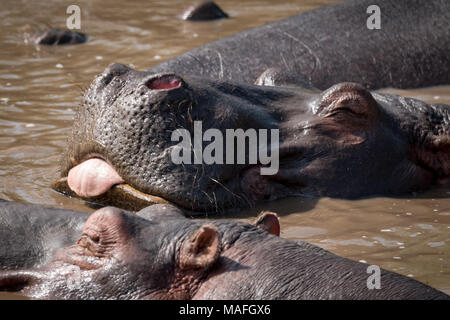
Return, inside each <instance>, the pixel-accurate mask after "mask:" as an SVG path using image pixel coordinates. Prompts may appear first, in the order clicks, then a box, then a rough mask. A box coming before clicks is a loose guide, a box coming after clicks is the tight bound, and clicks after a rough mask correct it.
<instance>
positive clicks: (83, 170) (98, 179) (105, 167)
mask: <svg viewBox="0 0 450 320" xmlns="http://www.w3.org/2000/svg"><path fill="white" fill-rule="evenodd" d="M67 183H68V185H69V187H70V189H71V190H72V191H73V192H75V193H76V194H77V195H79V196H80V197H84V198H90V197H96V196H99V195H101V194H103V193H105V192H106V191H108V190H109V189H110V188H111V187H112V186H113V185H115V184H119V183H124V181H123V179H122V178H121V177H120V176H119V174H118V173H117V171H116V170H115V169H114V168H113V167H112V166H111V165H109V164H108V163H106V162H105V161H103V160H101V159H96V158H94V159H89V160H87V161H84V162H83V163H81V164H79V165H77V166H76V167H73V168H72V169H70V171H69V175H68V177H67Z"/></svg>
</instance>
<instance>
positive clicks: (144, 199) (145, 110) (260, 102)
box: [53, 64, 450, 214]
mask: <svg viewBox="0 0 450 320" xmlns="http://www.w3.org/2000/svg"><path fill="white" fill-rule="evenodd" d="M83 98H84V101H83V103H82V105H81V107H80V108H79V110H78V112H77V114H76V117H75V121H74V125H73V128H72V135H71V137H70V138H69V143H68V148H67V150H66V153H65V154H64V157H63V164H62V170H61V179H59V180H58V181H57V182H56V183H55V184H54V186H53V187H54V189H56V190H58V191H61V192H63V193H66V194H69V195H73V196H77V197H81V198H84V199H88V200H92V202H97V203H101V204H108V205H115V206H118V207H122V208H125V209H128V210H139V209H141V208H143V207H146V206H149V205H152V204H155V203H164V202H171V203H173V204H175V205H177V206H179V207H182V208H183V209H185V210H187V211H189V212H191V213H194V214H195V213H199V214H204V213H209V212H211V213H217V212H222V211H223V210H229V209H231V208H237V209H241V208H245V207H249V206H252V205H254V204H255V203H256V202H259V201H270V200H274V199H279V198H282V197H286V196H298V195H307V196H314V197H320V196H328V197H339V198H350V199H351V198H358V197H364V196H370V195H381V194H384V195H395V194H402V193H407V192H411V191H416V190H421V189H425V188H426V187H428V186H430V185H433V184H437V183H441V184H448V183H449V181H450V179H449V176H450V158H449V157H450V152H449V151H450V135H449V134H450V131H449V123H450V113H449V107H448V106H446V105H428V104H426V103H424V102H421V101H418V100H415V99H410V98H403V97H399V96H395V95H382V94H378V93H371V92H369V91H368V90H366V89H365V88H363V87H362V86H360V85H358V84H355V83H341V84H337V85H335V86H333V87H331V88H329V89H327V90H325V91H323V92H311V90H309V91H308V90H304V89H302V90H297V89H292V88H291V89H286V88H281V87H276V88H274V87H265V86H256V85H245V84H235V83H230V82H224V81H213V80H206V79H203V78H196V77H187V78H185V77H183V78H182V77H181V76H178V75H175V74H172V73H165V74H156V75H155V74H152V73H150V72H141V71H135V70H132V69H130V68H128V67H126V66H124V65H121V64H112V65H110V66H109V67H108V68H107V69H106V70H105V71H104V72H103V74H101V75H100V76H98V77H97V78H96V79H95V80H94V81H93V83H92V84H91V86H90V88H89V89H88V90H87V92H86V93H85V95H84V97H83ZM197 125H201V126H202V128H203V129H202V130H201V131H202V132H201V135H202V138H201V139H200V142H199V145H200V149H201V150H203V151H205V150H206V149H207V147H209V148H210V150H211V149H212V148H211V145H213V142H214V143H217V145H221V146H222V147H223V144H224V143H225V142H228V138H227V137H228V136H227V134H228V131H229V130H233V131H234V132H236V131H237V130H241V132H244V133H248V132H250V131H251V130H255V132H261V131H264V130H267V131H269V130H270V132H271V133H270V136H271V137H270V143H269V144H266V145H265V147H264V146H263V147H261V144H259V143H260V142H261V141H259V143H250V137H249V136H247V137H245V138H244V139H243V140H241V143H237V142H236V144H234V145H233V147H232V148H228V145H227V144H226V143H225V148H223V149H222V150H223V153H221V152H219V151H218V150H219V149H214V150H215V151H214V153H213V152H211V153H210V154H211V155H212V154H214V156H217V157H218V158H217V159H219V160H220V159H222V160H223V159H227V161H226V162H225V161H215V162H214V161H213V162H211V161H209V160H208V161H206V159H205V158H204V157H203V158H202V159H201V161H200V162H195V159H196V153H195V151H194V150H193V149H192V148H191V146H192V145H194V146H195V144H196V138H195V136H196V134H195V132H196V128H197V127H196V126H197ZM179 129H183V130H185V131H184V132H187V133H186V134H185V136H188V137H189V139H190V140H189V142H188V143H187V146H188V147H189V148H190V149H189V148H188V149H189V158H190V159H194V161H193V162H183V163H177V162H176V161H174V159H173V150H175V149H176V148H177V147H179V146H180V143H181V142H180V140H183V139H175V140H174V139H173V137H174V136H173V133H174V132H176V131H177V130H179ZM210 129H211V130H214V132H215V133H216V134H217V133H219V134H221V135H222V137H223V139H222V141H219V140H217V137H218V136H216V135H214V136H209V137H207V134H206V133H207V131H208V130H210ZM272 130H274V131H276V132H278V133H277V136H278V137H279V139H278V140H277V142H278V143H277V144H276V145H273V144H272V142H273V140H272V139H271V138H272V137H273V134H272ZM255 134H256V133H255ZM181 136H183V135H178V138H180V137H181ZM235 138H236V137H234V138H233V139H235ZM246 139H247V140H246ZM237 140H238V139H237V138H236V140H234V141H237ZM183 141H184V140H183ZM265 142H266V143H268V142H269V138H268V136H266V140H265ZM254 145H257V147H256V148H257V149H252V150H253V151H254V152H253V154H257V155H259V156H261V153H260V152H261V150H263V149H264V148H266V151H270V152H268V153H270V154H271V155H273V154H274V152H275V153H276V154H277V157H278V158H277V159H276V160H277V162H278V165H277V167H276V169H277V170H275V172H273V173H272V174H269V175H265V174H263V173H262V171H261V170H262V169H263V168H267V163H264V162H263V161H261V158H258V159H257V160H256V161H254V162H253V163H251V162H250V161H249V159H250V154H251V152H250V151H249V150H250V149H251V147H252V146H254ZM241 147H242V148H243V149H244V153H243V154H244V156H243V157H242V158H241V161H240V160H238V153H239V150H238V149H239V148H241ZM197 150H198V149H197ZM203 151H202V152H203ZM268 153H266V155H267V154H268ZM230 154H231V156H230V159H231V162H228V155H230ZM219 155H221V157H222V158H220V157H219ZM217 159H216V160H217Z"/></svg>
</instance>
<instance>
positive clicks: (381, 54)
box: [149, 0, 450, 90]
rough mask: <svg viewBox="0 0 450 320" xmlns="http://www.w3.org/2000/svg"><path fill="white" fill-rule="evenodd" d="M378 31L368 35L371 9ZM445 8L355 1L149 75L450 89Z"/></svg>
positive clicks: (442, 2)
mask: <svg viewBox="0 0 450 320" xmlns="http://www.w3.org/2000/svg"><path fill="white" fill-rule="evenodd" d="M373 4H376V5H378V6H379V8H380V10H381V29H380V30H376V29H375V30H370V29H368V28H367V19H368V18H369V16H370V14H368V13H367V8H368V7H369V6H370V5H373ZM449 21H450V2H449V1H448V0H430V1H422V0H396V1H391V0H377V1H376V2H374V1H372V0H363V1H361V0H357V1H344V2H343V3H338V4H335V5H330V6H325V7H321V8H318V9H316V10H312V11H309V12H306V13H302V14H300V15H297V16H294V17H291V18H287V19H284V20H281V21H277V22H274V23H270V24H267V25H264V26H262V27H258V28H254V29H251V30H248V31H245V32H241V33H238V34H236V35H233V36H230V37H228V38H224V39H220V40H218V41H215V42H213V43H210V44H207V45H205V46H202V47H199V48H196V49H194V50H191V51H189V52H186V53H185V54H182V55H180V56H178V57H176V58H173V59H170V60H168V61H166V62H164V63H161V64H159V65H158V66H156V67H154V68H151V69H150V70H149V71H152V72H154V73H159V72H175V73H178V74H182V75H195V76H202V77H208V78H211V79H216V80H233V81H240V82H247V83H253V82H254V81H255V80H256V78H257V77H258V76H259V75H260V74H261V73H262V72H263V71H265V70H266V69H267V68H279V69H280V70H281V71H283V72H287V73H290V74H295V75H297V76H299V77H302V78H303V79H305V81H308V82H311V83H312V84H313V85H314V86H315V87H317V88H319V89H322V90H323V89H327V88H329V87H330V86H332V85H334V84H336V83H338V82H349V81H350V82H357V83H360V84H362V85H364V86H366V87H368V88H372V89H375V88H382V87H397V88H411V87H424V86H432V85H438V84H448V83H450V72H449V70H450V55H449V54H448V52H450V26H449Z"/></svg>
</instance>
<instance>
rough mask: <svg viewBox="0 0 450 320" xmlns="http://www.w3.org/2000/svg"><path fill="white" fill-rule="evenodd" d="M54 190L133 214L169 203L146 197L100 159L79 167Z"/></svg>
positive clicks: (155, 197) (151, 196) (70, 172)
mask: <svg viewBox="0 0 450 320" xmlns="http://www.w3.org/2000/svg"><path fill="white" fill-rule="evenodd" d="M53 188H54V189H56V190H58V191H60V192H63V193H64V194H67V195H70V196H75V197H82V198H85V199H87V200H88V201H89V200H90V201H91V202H94V203H100V204H113V205H116V206H119V207H127V208H129V209H130V210H139V209H141V208H144V207H146V206H150V205H153V204H156V203H167V200H165V199H163V198H161V197H157V196H153V195H150V194H146V193H144V192H141V191H139V190H137V189H135V188H134V187H132V186H131V185H129V184H127V183H126V182H125V181H124V180H123V179H122V177H121V176H120V175H119V174H118V173H117V171H116V170H115V169H114V167H113V166H112V165H111V164H110V163H108V162H107V161H106V160H105V159H103V158H102V157H100V156H99V155H95V157H94V156H93V157H92V158H89V159H88V160H86V161H83V162H82V163H80V164H78V165H75V166H74V167H73V168H72V169H70V171H69V173H68V175H67V177H63V178H61V179H59V180H57V181H56V182H55V183H54V184H53Z"/></svg>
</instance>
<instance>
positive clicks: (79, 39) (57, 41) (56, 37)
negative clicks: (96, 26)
mask: <svg viewBox="0 0 450 320" xmlns="http://www.w3.org/2000/svg"><path fill="white" fill-rule="evenodd" d="M33 38H34V42H35V43H36V44H44V45H66V44H79V43H84V42H86V41H87V36H86V35H85V34H83V33H80V32H76V31H70V30H58V29H53V28H51V29H49V30H46V31H40V32H38V33H37V34H36V35H34V37H33Z"/></svg>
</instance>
